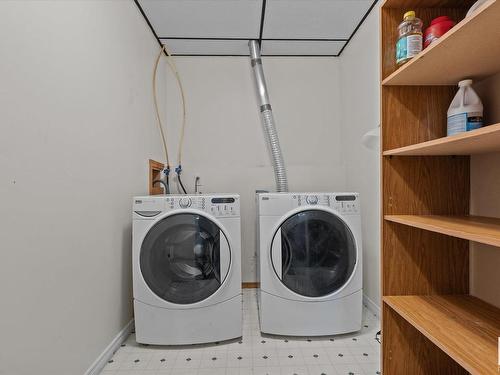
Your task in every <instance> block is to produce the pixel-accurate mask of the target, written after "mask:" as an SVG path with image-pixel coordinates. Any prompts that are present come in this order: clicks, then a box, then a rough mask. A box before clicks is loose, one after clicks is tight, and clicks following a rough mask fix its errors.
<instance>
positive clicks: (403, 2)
mask: <svg viewBox="0 0 500 375" xmlns="http://www.w3.org/2000/svg"><path fill="white" fill-rule="evenodd" d="M474 2H475V0H467V1H461V2H459V3H457V0H385V1H384V2H383V3H382V6H383V7H385V8H436V7H439V8H449V7H464V8H469V7H470V6H472V4H474Z"/></svg>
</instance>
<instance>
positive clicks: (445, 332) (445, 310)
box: [383, 295, 500, 375]
mask: <svg viewBox="0 0 500 375" xmlns="http://www.w3.org/2000/svg"><path fill="white" fill-rule="evenodd" d="M383 302H384V303H386V304H387V305H389V306H390V307H391V308H392V309H393V310H394V311H396V312H397V313H398V314H399V315H401V316H402V317H403V318H404V319H405V320H407V321H408V322H409V323H410V324H411V325H412V326H414V327H415V328H416V329H417V330H418V331H420V332H421V333H422V334H423V335H424V336H425V337H427V338H428V339H429V340H430V341H432V342H433V343H434V344H435V345H436V346H438V347H439V348H440V349H441V350H443V351H444V352H445V353H446V354H448V355H449V356H450V357H451V358H453V359H454V360H455V361H456V362H457V363H459V364H460V365H461V366H462V367H463V368H464V369H465V370H467V371H468V372H470V373H471V374H478V375H479V374H481V375H487V374H492V375H493V374H496V375H498V366H497V363H498V362H497V356H498V346H497V345H498V337H500V309H498V308H496V307H494V306H491V305H489V304H487V303H485V302H483V301H481V300H479V299H477V298H475V297H471V296H458V295H455V296H437V295H436V296H386V297H384V299H383Z"/></svg>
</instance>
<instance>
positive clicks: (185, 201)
mask: <svg viewBox="0 0 500 375" xmlns="http://www.w3.org/2000/svg"><path fill="white" fill-rule="evenodd" d="M191 203H192V201H191V198H187V197H185V198H181V199H179V206H180V207H181V208H188V207H191Z"/></svg>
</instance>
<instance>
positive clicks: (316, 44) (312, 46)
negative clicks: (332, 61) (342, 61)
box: [262, 40, 346, 56]
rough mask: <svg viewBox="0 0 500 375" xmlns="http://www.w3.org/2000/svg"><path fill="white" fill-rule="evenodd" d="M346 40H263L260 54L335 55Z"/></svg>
mask: <svg viewBox="0 0 500 375" xmlns="http://www.w3.org/2000/svg"><path fill="white" fill-rule="evenodd" d="M345 43H346V42H338V41H304V40H263V41H262V55H263V56H265V55H289V56H290V55H298V56H317V55H321V56H337V55H338V54H339V52H340V50H341V49H342V47H344V44H345Z"/></svg>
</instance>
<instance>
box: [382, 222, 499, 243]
mask: <svg viewBox="0 0 500 375" xmlns="http://www.w3.org/2000/svg"><path fill="white" fill-rule="evenodd" d="M384 218H385V220H387V221H392V222H394V223H399V224H404V225H408V226H410V227H414V228H419V229H424V230H428V231H431V232H436V233H441V234H446V235H448V236H452V237H457V238H462V239H465V240H470V241H475V242H480V243H484V244H487V245H492V246H500V219H497V218H491V217H482V216H437V215H420V216H419V215H386V216H385V217H384Z"/></svg>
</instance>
